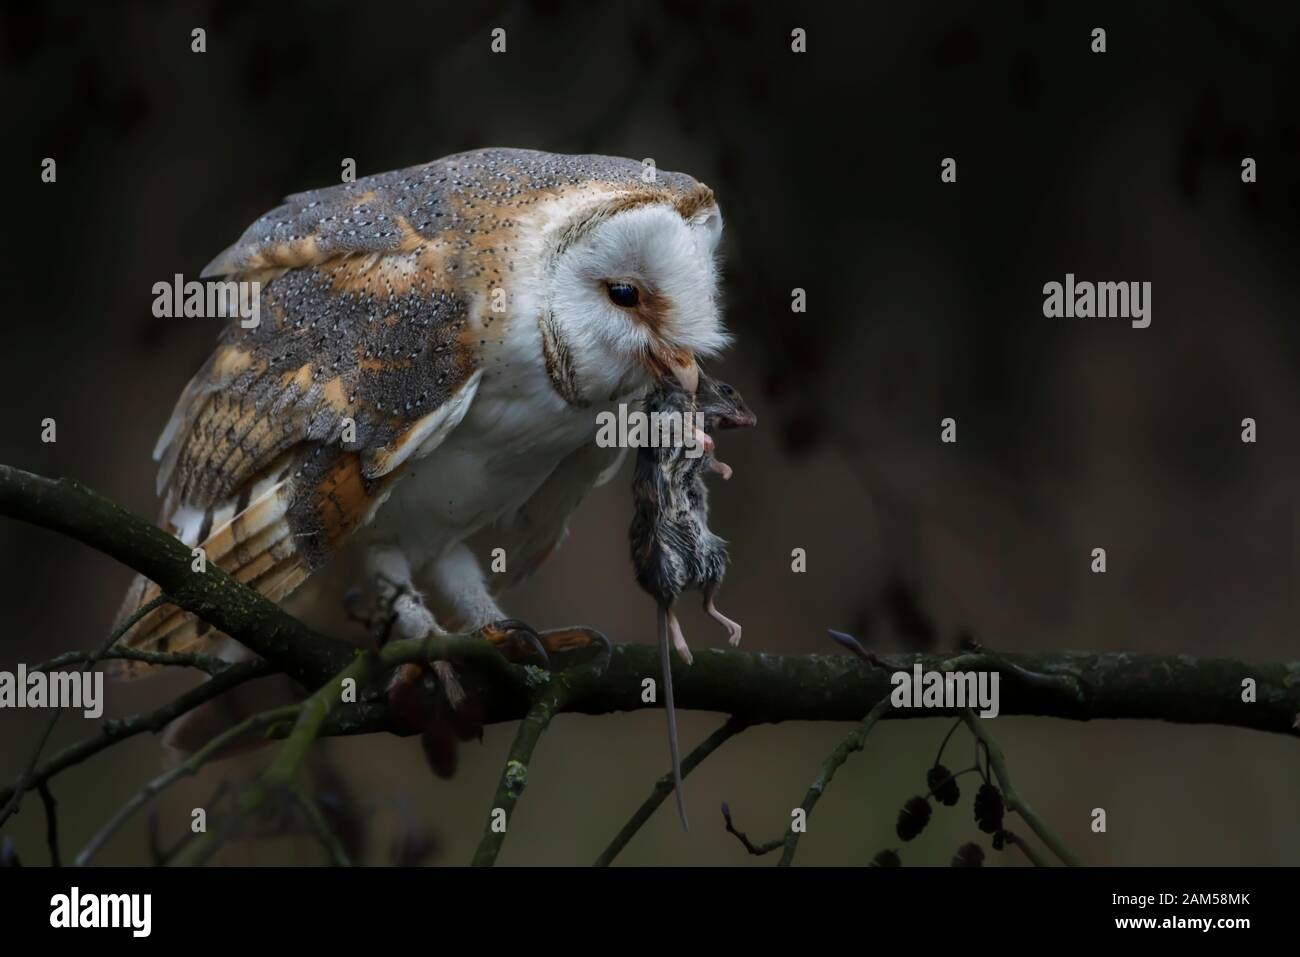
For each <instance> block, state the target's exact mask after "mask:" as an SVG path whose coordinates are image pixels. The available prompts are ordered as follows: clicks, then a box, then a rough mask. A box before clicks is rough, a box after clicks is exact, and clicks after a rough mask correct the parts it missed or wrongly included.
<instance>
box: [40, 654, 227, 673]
mask: <svg viewBox="0 0 1300 957" xmlns="http://www.w3.org/2000/svg"><path fill="white" fill-rule="evenodd" d="M92 661H139V662H143V663H144V664H149V665H164V666H166V667H175V668H197V669H198V670H199V671H204V672H207V673H208V674H209V675H219V674H221V672H223V671H225V670H226V669H227V668H229V667H230V665H231V663H230V662H229V661H226V660H225V659H224V658H218V657H217V656H216V655H198V654H191V653H189V652H184V651H145V650H144V649H141V648H111V649H109V650H108V651H106V652H104V653H103V654H96V653H93V652H85V651H68V652H65V653H63V654H61V655H58V656H57V657H54V658H51V659H50V660H49V661H42V662H41V663H40V664H39V665H34V666H32V667H30V668H28V669H27V671H28V673H29V674H30V673H31V672H35V671H58V670H60V669H62V668H66V667H67V666H68V665H78V664H84V663H88V662H92Z"/></svg>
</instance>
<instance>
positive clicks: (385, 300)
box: [122, 184, 481, 671]
mask: <svg viewBox="0 0 1300 957" xmlns="http://www.w3.org/2000/svg"><path fill="white" fill-rule="evenodd" d="M353 185H356V184H353ZM385 208H386V207H385V204H384V203H383V201H382V198H380V197H376V195H375V193H374V192H373V191H369V192H367V191H360V192H358V191H357V190H355V189H340V188H335V189H333V190H321V191H318V192H316V193H308V194H301V195H299V196H297V197H291V198H290V200H289V201H287V203H286V205H284V206H281V207H279V208H278V209H276V210H273V211H272V212H271V213H268V214H267V215H266V216H264V217H262V219H260V220H258V221H257V222H256V223H254V224H253V226H252V227H250V229H249V230H248V231H247V232H246V233H245V235H244V237H243V238H242V239H241V240H240V241H239V242H238V243H236V244H235V245H234V246H232V247H230V249H228V250H226V252H224V253H222V255H221V256H219V257H218V258H217V259H216V260H215V261H214V262H213V264H212V265H211V266H209V267H208V269H207V270H205V273H204V275H205V276H209V277H211V276H224V277H227V278H228V280H229V281H234V282H252V281H257V282H259V283H260V284H261V286H260V298H257V299H256V301H257V302H258V303H259V306H260V316H259V319H260V321H259V323H258V324H257V325H256V326H255V327H253V328H243V327H242V326H241V325H240V324H238V323H236V322H233V321H232V322H231V324H230V325H229V326H228V327H227V328H226V330H225V331H224V332H223V334H222V336H221V339H220V342H219V344H218V346H217V349H216V350H215V352H214V353H213V354H212V356H211V357H210V358H209V359H208V361H207V363H206V364H205V365H204V366H203V368H202V369H200V370H199V372H198V374H197V375H195V377H194V378H193V380H191V382H190V383H189V385H188V386H187V387H186V388H185V390H184V392H183V393H182V395H181V398H180V400H179V402H178V403H177V405H176V409H175V411H174V412H173V413H172V417H171V420H170V421H169V422H168V424H167V426H166V428H165V429H164V430H163V433H162V435H161V437H160V438H159V441H158V445H157V448H156V449H155V451H154V457H155V458H156V459H158V460H160V463H161V464H160V469H159V474H158V491H159V493H160V494H162V495H163V496H164V506H163V515H162V518H163V521H164V523H166V524H167V525H169V526H170V528H171V530H172V531H173V533H174V534H176V535H177V537H179V538H180V539H181V540H182V541H183V542H185V543H186V544H187V545H190V546H192V547H193V546H201V547H202V548H203V549H204V553H205V555H204V557H205V559H206V560H207V561H210V562H215V563H216V564H217V565H218V566H219V567H221V568H222V569H224V570H225V571H227V572H229V573H231V574H232V575H234V576H235V577H236V578H238V579H239V580H241V581H244V582H246V583H248V584H250V585H252V586H253V587H255V588H257V589H258V591H260V592H262V593H263V594H265V595H266V596H267V597H269V598H271V599H273V600H274V599H279V598H282V597H284V596H286V595H288V594H289V592H291V591H292V590H293V589H294V588H296V587H297V586H298V585H299V584H301V582H302V581H303V580H304V579H305V578H306V577H307V575H308V574H309V573H310V572H311V571H313V570H314V569H316V568H317V567H319V566H320V565H322V564H323V563H324V562H325V561H326V560H327V559H328V558H329V556H330V555H331V554H333V553H334V552H335V551H336V550H337V548H338V547H339V545H340V544H341V543H342V542H343V540H345V539H346V538H347V537H348V536H349V535H350V534H351V532H352V531H353V530H354V529H355V528H357V527H358V526H359V525H361V524H363V523H364V522H365V521H367V520H368V519H369V518H370V516H371V515H372V514H373V512H374V510H375V509H376V508H377V507H378V505H379V504H380V503H381V502H382V500H383V498H384V497H385V496H386V494H387V492H388V491H390V490H391V485H392V483H393V482H395V481H397V480H398V479H399V478H400V475H401V472H402V466H403V465H404V464H405V463H407V462H408V461H411V460H412V459H414V458H418V457H420V456H422V455H425V454H428V453H429V452H430V451H432V450H433V449H434V448H436V447H437V445H438V444H439V443H441V441H442V440H443V438H445V436H446V435H447V434H448V433H449V432H450V431H451V430H452V429H454V428H455V427H456V425H457V424H459V422H460V421H461V419H462V418H463V417H464V415H465V413H466V411H467V410H468V408H469V405H470V403H471V402H472V401H473V398H474V395H475V391H476V389H477V387H478V382H479V377H480V374H481V373H480V371H479V369H478V340H477V338H475V337H474V335H473V334H472V333H470V332H468V331H467V328H468V322H467V316H468V303H467V302H466V301H464V299H463V298H462V296H461V295H460V294H458V291H457V287H456V286H455V285H454V284H449V283H448V282H447V281H446V279H445V278H444V277H445V272H443V271H441V270H439V269H437V268H436V266H437V265H438V264H439V262H440V260H439V259H438V258H437V257H433V256H429V255H427V253H428V249H427V247H428V244H429V240H427V239H426V238H425V237H423V236H421V235H420V234H419V233H417V232H415V231H413V230H412V229H411V228H410V226H409V225H408V224H407V223H406V221H405V219H404V218H403V217H401V216H400V215H397V214H393V215H389V214H387V213H385V212H384V209H385ZM340 223H343V224H345V225H346V226H350V227H351V228H350V229H346V228H345V229H341V228H340V225H339V224H340ZM232 292H233V290H232ZM250 301H251V300H250ZM157 594H158V588H157V586H156V585H154V584H153V583H151V582H148V581H146V580H143V579H138V580H137V581H136V582H135V583H134V584H133V585H132V588H131V590H130V592H129V593H128V595H127V599H126V602H125V604H124V607H123V612H122V614H123V616H125V615H127V614H130V613H131V612H132V611H134V610H135V609H136V608H138V607H139V606H140V605H142V604H144V603H146V602H148V601H150V600H151V599H152V598H153V597H154V596H155V595H157ZM220 637H221V636H220V635H218V634H211V635H209V634H208V633H207V626H206V625H205V624H204V623H203V622H201V621H198V620H197V619H195V618H194V617H193V616H192V615H189V614H188V613H183V612H180V611H179V610H177V609H174V608H170V607H163V608H160V609H159V610H157V611H156V612H153V613H152V614H150V615H149V616H147V617H145V618H144V619H143V620H142V621H141V622H140V623H138V624H137V625H136V626H135V627H134V628H133V629H132V631H131V632H130V633H128V634H127V635H126V636H125V638H124V639H123V640H124V643H125V644H126V645H128V646H130V647H134V648H144V649H155V650H170V651H182V650H194V649H195V648H196V647H198V646H199V645H200V644H206V643H208V642H213V641H215V640H217V639H219V638H220ZM127 670H128V671H129V670H130V669H129V667H128V669H127ZM137 670H140V669H137Z"/></svg>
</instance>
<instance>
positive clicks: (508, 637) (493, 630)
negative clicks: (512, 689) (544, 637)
mask: <svg viewBox="0 0 1300 957" xmlns="http://www.w3.org/2000/svg"><path fill="white" fill-rule="evenodd" d="M478 636H479V637H480V638H484V639H486V640H487V641H488V642H490V643H491V644H492V645H493V646H494V647H495V648H496V649H497V651H499V652H500V653H501V655H502V656H503V657H504V658H506V660H508V661H519V660H520V659H522V658H529V657H531V658H540V659H541V662H542V665H543V666H544V667H550V663H551V661H550V658H549V657H548V656H547V654H546V648H545V647H544V646H543V645H542V642H541V640H540V639H539V638H538V637H537V632H535V631H534V630H533V629H532V628H530V627H528V625H526V624H524V623H523V622H522V621H520V620H519V619H518V618H502V619H500V620H499V621H492V622H488V623H487V624H486V625H484V626H483V627H482V628H480V629H479V630H478Z"/></svg>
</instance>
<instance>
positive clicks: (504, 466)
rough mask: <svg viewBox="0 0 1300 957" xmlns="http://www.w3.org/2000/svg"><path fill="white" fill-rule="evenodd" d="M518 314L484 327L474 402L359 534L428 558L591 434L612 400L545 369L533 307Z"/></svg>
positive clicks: (511, 505) (523, 497)
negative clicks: (577, 393)
mask: <svg viewBox="0 0 1300 957" xmlns="http://www.w3.org/2000/svg"><path fill="white" fill-rule="evenodd" d="M520 305H522V306H525V307H527V306H530V305H531V303H528V302H521V303H520ZM518 315H519V318H518V319H512V321H511V322H510V323H508V324H502V325H504V326H505V328H504V329H503V328H502V327H501V326H500V325H498V327H497V328H496V329H494V328H493V327H492V325H495V324H492V325H487V326H484V327H483V328H482V332H483V335H484V346H483V354H482V364H481V368H482V371H483V376H482V380H481V381H480V383H479V387H478V392H477V394H476V395H475V397H474V399H473V401H472V403H471V404H470V407H469V410H468V412H467V413H466V414H465V417H464V419H463V420H462V421H461V423H460V424H459V425H458V426H457V427H456V428H455V430H453V431H452V432H451V434H450V435H449V436H448V437H447V438H446V439H445V440H444V441H443V442H442V443H441V444H440V445H439V446H438V447H437V448H435V449H434V450H433V451H431V452H430V453H429V454H428V455H427V456H425V457H423V458H421V459H419V460H418V461H415V462H413V463H411V464H410V465H408V466H407V473H406V475H405V477H404V478H403V479H402V481H400V482H399V483H398V484H397V485H396V487H395V488H394V490H393V492H392V494H391V496H390V497H389V498H388V500H387V502H385V503H384V504H383V506H382V507H380V509H379V510H378V512H377V513H376V515H375V518H374V520H373V522H372V523H371V525H370V526H368V527H367V528H366V529H364V530H363V531H362V532H361V533H360V534H359V536H358V541H359V542H360V543H362V544H373V543H375V542H386V543H393V544H396V545H398V546H399V547H400V548H401V549H402V550H403V552H404V553H405V554H406V556H407V557H408V558H409V559H410V560H411V562H412V563H413V564H414V565H416V566H417V567H419V566H423V565H426V564H427V563H429V562H432V561H434V560H436V559H438V558H439V557H441V556H442V555H443V554H444V553H445V552H446V551H447V549H449V548H451V547H452V546H454V545H456V544H457V543H459V542H461V541H463V540H464V539H466V538H468V537H469V536H470V535H472V534H474V533H475V532H476V531H478V530H479V529H481V528H483V527H485V526H486V525H488V524H490V523H492V522H494V521H495V520H497V519H498V518H500V517H501V516H502V515H505V514H507V513H509V512H511V511H513V510H514V509H517V508H519V507H520V506H521V505H523V503H524V502H526V501H527V500H528V498H529V497H530V496H531V495H532V494H533V492H535V491H536V490H537V488H538V487H539V486H540V485H541V484H542V482H544V481H545V480H546V478H547V476H549V475H550V474H551V472H552V471H553V470H554V468H555V467H556V466H557V465H558V464H559V463H560V461H561V460H562V459H563V458H564V457H565V456H567V455H568V454H569V453H570V452H572V451H573V450H574V449H576V448H578V446H580V445H581V444H582V443H584V442H589V441H592V440H593V438H594V435H595V432H596V415H597V414H598V413H599V412H600V411H602V410H603V409H605V408H609V407H610V406H611V405H612V404H610V403H607V404H595V403H593V404H592V405H591V406H590V407H588V408H583V409H578V408H575V407H574V406H572V405H570V404H569V403H567V402H565V401H564V400H563V399H562V398H561V397H560V396H559V394H558V393H557V392H556V391H555V389H554V387H553V386H552V384H551V382H550V380H549V379H548V378H547V375H546V370H545V363H544V361H543V357H542V346H541V333H540V331H539V330H538V328H537V324H536V322H535V321H534V322H529V321H527V319H526V317H527V316H528V315H529V312H527V311H522V312H521V313H520V314H518ZM491 336H496V338H495V339H493V338H491Z"/></svg>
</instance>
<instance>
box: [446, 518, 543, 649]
mask: <svg viewBox="0 0 1300 957" xmlns="http://www.w3.org/2000/svg"><path fill="white" fill-rule="evenodd" d="M429 588H430V592H431V594H432V595H433V599H434V602H435V603H436V605H437V607H438V610H439V611H440V612H441V613H442V614H443V616H444V617H445V618H446V620H447V621H448V622H449V623H450V624H451V625H452V627H455V628H459V629H462V630H464V631H474V632H477V633H478V634H479V635H481V636H482V637H483V638H486V639H487V640H488V641H490V642H491V643H492V644H493V645H495V646H496V647H497V649H498V650H499V651H500V652H501V653H502V654H503V655H504V656H505V657H507V658H509V659H511V660H512V661H513V660H516V659H523V658H533V659H534V660H537V659H540V660H541V661H542V662H543V663H544V664H545V663H548V661H549V659H548V658H547V654H546V649H545V648H544V647H543V646H542V643H541V641H540V640H539V639H538V636H537V632H535V631H534V630H533V629H532V628H530V627H529V626H528V625H526V624H524V623H523V622H522V621H519V620H518V619H517V618H508V617H506V613H505V612H504V611H502V610H501V608H500V606H498V605H497V603H496V600H495V599H493V597H492V594H491V592H490V591H488V587H487V583H486V582H485V581H484V580H483V572H482V570H481V569H480V568H479V566H478V561H477V560H476V559H475V558H474V553H473V552H471V551H470V550H469V548H468V547H467V546H466V545H464V544H463V543H462V544H459V545H456V546H455V547H453V548H452V549H451V550H450V551H448V552H447V553H446V554H445V555H443V556H442V557H441V558H439V559H438V560H437V561H436V562H434V563H433V565H432V566H431V568H430V571H429Z"/></svg>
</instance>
